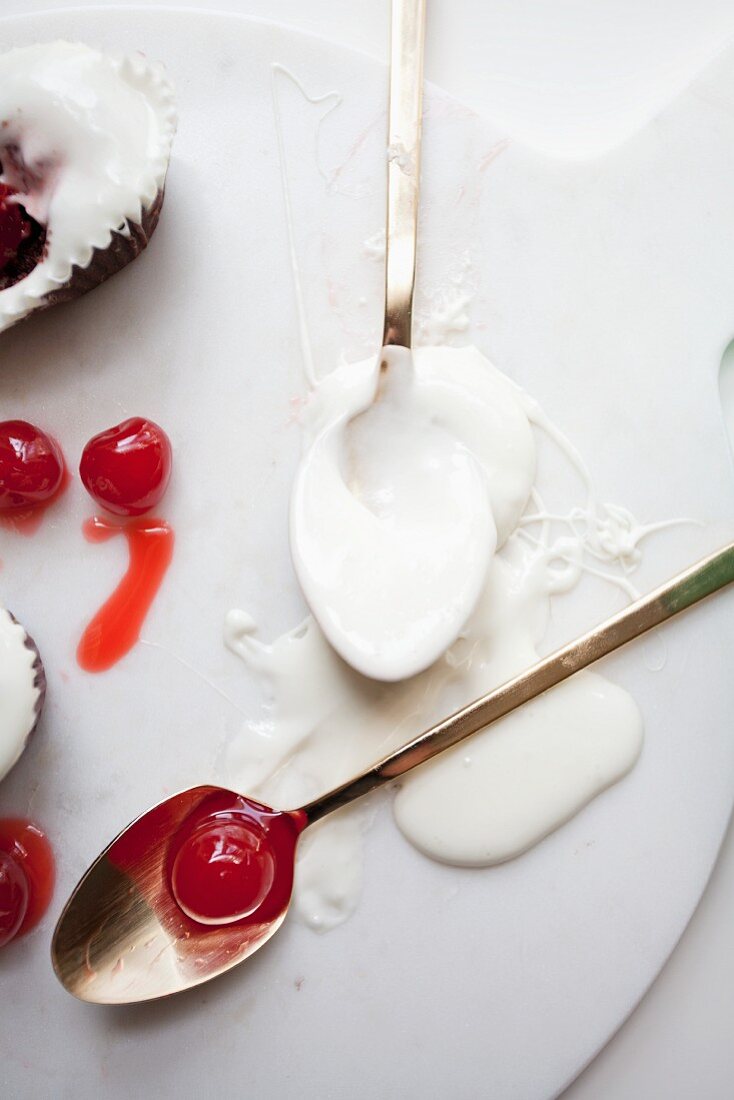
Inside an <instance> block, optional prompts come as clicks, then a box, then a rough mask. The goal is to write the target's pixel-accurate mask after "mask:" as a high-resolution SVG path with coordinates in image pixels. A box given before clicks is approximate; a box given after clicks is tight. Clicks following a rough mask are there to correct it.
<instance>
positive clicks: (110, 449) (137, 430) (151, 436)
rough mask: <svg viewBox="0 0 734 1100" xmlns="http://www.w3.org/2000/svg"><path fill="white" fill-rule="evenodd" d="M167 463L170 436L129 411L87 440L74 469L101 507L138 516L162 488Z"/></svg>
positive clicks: (165, 483) (156, 499) (154, 502)
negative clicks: (79, 460)
mask: <svg viewBox="0 0 734 1100" xmlns="http://www.w3.org/2000/svg"><path fill="white" fill-rule="evenodd" d="M171 465H172V454H171V441H170V440H169V438H168V436H167V435H166V433H165V432H164V431H163V428H160V427H159V426H158V425H157V424H154V423H153V421H152V420H145V419H143V418H142V417H139V416H134V417H131V418H130V419H129V420H123V422H122V423H121V424H118V425H117V426H116V427H114V428H109V429H108V430H107V431H105V432H100V433H99V435H95V436H94V438H93V439H90V441H89V443H87V445H86V447H85V448H84V452H83V454H82V460H81V463H80V465H79V473H80V475H81V479H82V481H83V483H84V485H85V486H86V489H87V492H88V493H89V494H90V496H92V498H93V499H94V500H95V501H96V502H97V504H99V505H100V506H101V507H102V508H106V509H107V511H108V512H113V513H114V514H115V515H118V516H142V515H144V513H145V512H148V511H150V509H151V508H154V507H155V506H156V505H157V504H158V502H159V501H160V499H161V497H162V496H163V494H164V493H165V491H166V488H167V487H168V482H169V479H170V477H171Z"/></svg>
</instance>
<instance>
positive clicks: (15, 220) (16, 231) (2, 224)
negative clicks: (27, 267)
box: [0, 183, 33, 272]
mask: <svg viewBox="0 0 734 1100" xmlns="http://www.w3.org/2000/svg"><path fill="white" fill-rule="evenodd" d="M16 194H17V192H16V191H14V190H13V188H12V187H8V186H7V184H4V183H0V272H1V271H4V270H5V268H6V267H7V266H8V264H9V263H12V261H13V260H15V259H16V258H17V256H18V249H19V248H20V245H21V244H22V242H23V241H24V240H26V238H28V237H30V235H31V232H32V230H33V223H32V222H31V220H30V218H29V217H28V215H27V214H26V212H25V210H24V209H23V207H22V206H21V205H20V204H19V203H17V202H14V201H13V196H14V195H16Z"/></svg>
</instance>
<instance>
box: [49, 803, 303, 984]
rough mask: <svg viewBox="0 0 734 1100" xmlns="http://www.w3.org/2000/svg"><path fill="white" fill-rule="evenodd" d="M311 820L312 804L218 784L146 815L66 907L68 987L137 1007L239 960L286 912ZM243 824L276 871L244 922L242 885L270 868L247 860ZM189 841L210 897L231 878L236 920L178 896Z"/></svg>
mask: <svg viewBox="0 0 734 1100" xmlns="http://www.w3.org/2000/svg"><path fill="white" fill-rule="evenodd" d="M306 821H307V819H306V816H305V814H303V813H300V812H295V813H293V814H291V813H288V812H287V811H278V810H271V809H269V807H266V806H263V805H261V804H260V803H258V802H254V801H252V800H251V799H246V798H243V797H242V796H241V795H238V794H236V793H235V792H234V791H229V790H226V789H224V788H222V787H215V786H201V787H192V788H190V789H189V790H186V791H182V792H181V793H179V794H175V795H173V796H172V797H171V798H167V799H166V800H165V801H164V802H160V803H159V804H158V805H157V806H154V807H153V808H152V809H150V810H148V811H147V813H144V814H142V816H141V817H139V818H137V819H136V820H135V821H133V822H132V823H131V824H130V825H128V827H127V828H126V829H125V830H123V832H121V833H120V834H119V836H117V837H116V838H115V840H113V841H112V843H111V844H110V845H109V846H108V847H107V848H106V849H105V850H104V852H102V854H101V855H100V856H99V857H98V858H97V859H96V860H95V862H94V863H93V864H92V866H91V867H90V868H89V870H88V871H87V873H86V874H85V875H84V878H83V879H82V880H81V882H80V883H79V885H78V886H77V888H76V890H75V891H74V894H73V895H72V897H71V898H70V900H69V902H68V904H67V905H66V907H65V909H64V911H63V913H62V914H61V917H60V919H59V923H58V925H57V928H56V932H55V934H54V940H53V946H52V960H53V965H54V969H55V971H56V974H57V976H58V978H59V980H60V981H61V983H62V985H63V986H64V987H65V988H66V989H67V990H68V991H69V992H70V993H72V994H73V995H74V996H75V997H78V998H79V999H80V1000H83V1001H91V1002H93V1003H95V1004H129V1003H132V1002H139V1001H148V1000H153V999H156V998H159V997H166V996H169V995H170V994H172V993H178V992H180V991H181V990H183V989H190V988H191V987H193V986H196V985H200V984H201V983H202V982H206V981H209V979H210V978H214V977H216V976H217V975H218V974H221V973H223V972H224V971H225V970H229V969H231V967H233V966H236V965H237V964H238V963H240V962H242V961H243V959H246V958H247V957H248V955H251V954H253V952H254V951H257V950H258V948H260V947H262V945H263V944H264V943H266V942H267V940H269V939H270V937H271V936H273V935H274V933H275V932H277V930H278V928H280V926H281V924H282V923H283V920H284V919H285V915H286V913H287V911H288V905H289V903H290V897H291V890H292V885H293V867H294V862H295V852H296V845H297V843H298V837H299V835H300V832H301V830H302V829H303V827H304V825H305V824H306ZM243 822H244V823H245V825H246V827H247V828H248V830H249V831H248V836H249V837H250V840H249V841H248V848H247V850H248V852H249V853H252V852H253V851H259V852H260V853H262V852H263V851H264V852H265V853H266V855H267V859H266V861H265V866H266V867H267V868H268V871H269V873H268V875H267V879H266V880H265V882H264V886H265V890H264V896H263V897H260V898H259V899H258V900H257V904H256V906H255V907H254V910H253V911H252V912H249V913H247V914H246V915H245V916H241V917H239V919H238V915H237V914H238V906H237V904H236V900H237V899H236V888H237V885H238V884H241V883H242V881H243V879H245V881H246V880H247V876H248V874H249V877H250V880H251V879H252V875H253V873H255V874H259V873H261V872H262V867H263V862H262V860H261V861H260V862H259V863H258V864H257V865H256V866H255V867H254V869H253V867H252V866H248V864H247V860H246V858H245V860H244V861H243V859H242V858H241V856H242V849H241V848H239V847H238V845H237V843H236V841H237V836H238V831H241V827H242V823H243ZM207 830H208V832H207ZM202 835H203V836H204V838H205V841H204V847H203V851H202V840H201V838H202ZM207 836H208V837H209V838H210V842H209V843H208V844H207V843H206V838H207ZM233 837H234V843H233ZM228 840H229V842H228ZM192 844H193V847H192ZM189 850H190V852H191V854H192V855H193V857H195V858H196V857H198V866H197V869H196V875H197V878H196V884H197V887H198V888H199V889H200V890H202V891H203V892H204V897H205V898H211V897H212V896H214V895H216V894H217V888H218V887H219V888H220V889H219V894H220V895H221V887H222V884H223V886H224V892H225V893H224V900H225V901H226V900H227V891H229V897H230V898H231V900H232V902H233V904H232V912H231V914H230V915H229V917H227V915H226V914H223V913H220V914H219V917H218V919H217V920H216V922H212V919H211V915H208V914H201V916H200V918H199V919H194V918H193V916H192V915H191V907H190V906H189V905H187V906H186V908H185V909H184V908H183V907H182V904H181V902H180V901H179V900H178V899H177V897H176V876H175V868H176V866H177V858H179V864H180V863H181V860H180V855H181V854H182V853H183V854H184V855H188V854H189ZM245 856H247V853H245ZM188 862H189V861H188V860H185V861H183V865H184V866H186V865H187V864H188ZM202 870H203V872H204V874H203V875H202ZM233 888H234V891H235V892H234V893H233ZM179 889H181V888H180V887H179ZM182 900H183V899H182ZM199 907H200V908H201V906H199ZM240 911H241V910H240Z"/></svg>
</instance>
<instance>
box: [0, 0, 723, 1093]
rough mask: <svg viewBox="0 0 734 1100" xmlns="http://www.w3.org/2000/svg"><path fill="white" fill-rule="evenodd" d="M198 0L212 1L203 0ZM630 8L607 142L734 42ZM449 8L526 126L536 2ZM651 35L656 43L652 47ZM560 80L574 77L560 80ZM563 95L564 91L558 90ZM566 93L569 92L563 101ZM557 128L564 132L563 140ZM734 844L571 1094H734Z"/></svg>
mask: <svg viewBox="0 0 734 1100" xmlns="http://www.w3.org/2000/svg"><path fill="white" fill-rule="evenodd" d="M51 6H55V7H63V6H65V5H63V4H57V5H51V4H49V3H46V4H43V3H35V0H19V2H18V3H15V0H3V3H2V6H0V13H2V14H10V13H11V12H12V11H13V10H22V11H26V12H27V11H29V10H34V9H35V10H42V9H43V8H47V7H51ZM192 6H193V5H192ZM196 6H199V7H200V6H202V5H201V3H199V4H197V5H196ZM217 6H218V7H220V8H224V7H229V8H230V9H232V10H238V11H242V12H243V13H247V14H259V15H263V16H264V15H268V16H269V17H272V18H280V19H282V20H283V21H287V22H292V23H294V25H300V26H302V27H305V28H308V29H313V30H317V31H319V32H320V33H323V34H325V35H326V36H328V37H330V38H333V39H335V40H339V41H344V42H346V43H348V44H356V45H359V46H361V47H362V48H365V49H370V50H372V51H374V52H377V53H379V52H381V50H382V47H383V43H384V34H383V27H384V23H383V19H384V5H383V4H372V3H369V2H368V0H354V2H353V3H351V4H350V5H341V6H339V8H338V11H337V13H334V12H333V11H331V12H330V11H329V8H331V7H332V5H330V4H329V3H328V2H326V0H324V2H323V3H318V2H316V0H314V3H312V4H311V5H310V6H309V12H308V17H307V18H304V13H303V11H302V8H303V5H302V4H296V3H293V2H291V0H277V2H271V3H268V4H265V3H263V2H261V0H241V2H239V3H238V2H236V0H230V2H229V3H225V2H224V0H220V3H219V4H218V5H217ZM624 7H625V5H622V4H619V3H617V4H614V5H613V4H611V3H608V4H604V3H599V4H597V5H594V6H593V8H592V7H590V6H589V5H585V7H584V11H585V15H584V16H583V17H581V16H579V19H580V27H579V35H581V36H583V34H586V35H587V38H588V42H589V43H593V41H594V39H595V38H596V39H598V38H599V37H600V36H603V37H604V39H605V41H606V42H607V43H609V42H611V43H612V46H613V48H612V49H611V50H607V51H606V53H605V54H604V56H607V57H608V56H609V55H610V53H611V55H612V57H613V59H614V64H613V65H612V68H613V70H614V72H616V74H617V76H619V77H620V80H621V85H622V86H626V87H628V88H629V87H633V88H634V79H632V78H637V77H638V76H639V73H640V71H641V70H643V69H644V72H645V74H646V75H647V76H648V77H649V70H650V69H654V68H655V65H653V64H652V61H653V60H654V61H655V63H656V64H657V67H658V70H661V69H664V70H665V72H664V76H661V75H660V72H658V75H657V76H655V78H654V79H653V78H649V79H647V81H646V83H645V86H644V87H638V88H637V89H635V94H634V95H631V96H630V97H629V104H628V107H627V108H625V110H624V111H622V112H620V113H619V115H618V116H617V117H616V118H615V119H614V120H612V122H610V124H609V126H608V127H606V128H602V129H604V135H606V136H604V135H602V136H600V138H599V140H600V142H603V141H606V142H608V143H610V144H611V143H613V142H615V141H617V140H619V138H620V136H622V135H623V134H624V132H625V130H626V131H629V129H630V128H634V126H635V125H637V124H639V122H640V121H641V116H639V115H636V114H635V112H636V111H637V110H638V109H642V110H644V111H647V112H648V113H650V111H654V109H655V104H656V103H658V102H659V101H660V95H661V94H665V89H664V88H663V85H666V87H667V92H668V93H669V92H670V89H671V87H674V86H675V85H676V82H677V83H678V85H679V84H680V83H682V82H685V80H686V78H687V74H688V75H690V73H691V72H692V71H693V69H695V68H696V67H697V66H699V65H700V64H701V63H702V61H703V60H705V58H706V57H708V56H710V55H711V54H712V53H713V52H715V51H716V49H717V48H718V47H720V46H722V45H724V44H725V41H726V40H727V38H728V37H729V36H730V35H731V32H732V27H733V26H734V13H733V12H732V10H731V7H730V5H729V4H715V3H708V4H704V5H701V4H697V5H693V4H692V3H682V2H678V3H675V4H670V5H668V6H667V7H666V18H665V21H664V25H662V26H659V27H657V26H656V23H655V20H656V19H658V18H659V14H660V13H659V11H658V8H659V6H658V5H655V4H653V3H651V2H650V3H640V4H637V5H635V6H634V8H633V7H632V6H631V5H630V7H629V10H628V11H626V12H624V11H623V10H622V9H623V8H624ZM447 8H448V5H446V4H441V3H438V2H437V3H436V4H435V6H434V12H433V19H434V26H435V25H436V24H439V25H440V26H441V28H442V31H443V32H444V33H441V34H440V35H437V36H436V37H437V38H438V40H439V41H440V42H441V43H442V47H445V46H446V44H447V43H453V48H452V49H445V50H444V49H442V53H441V55H440V56H437V47H436V46H435V45H434V47H433V49H432V52H431V57H430V59H429V76H432V77H433V78H434V79H437V80H438V81H439V82H440V83H441V84H442V85H443V86H445V87H446V88H447V89H448V90H449V91H451V92H453V93H454V94H457V95H459V96H461V97H462V98H464V99H465V100H467V101H469V102H471V103H472V104H473V105H474V106H476V107H478V108H484V111H483V113H487V108H486V103H487V98H488V97H489V98H491V99H492V109H494V110H495V112H496V117H498V118H501V117H505V118H507V117H508V116H511V115H512V112H513V111H514V112H515V115H514V116H513V117H514V118H515V121H516V122H517V124H518V125H520V124H521V123H522V121H523V118H525V119H531V118H532V117H533V111H532V109H531V108H532V104H529V103H528V102H527V101H523V102H518V101H517V99H516V98H514V99H513V96H512V94H510V93H508V92H507V89H506V88H505V89H503V88H502V87H501V86H499V85H494V86H493V85H492V83H491V82H488V80H487V73H488V72H493V71H496V68H497V66H499V64H500V60H499V59H498V57H497V56H496V55H495V56H494V57H493V55H492V43H493V42H496V38H494V39H493V34H494V32H495V31H496V29H497V27H498V26H504V27H508V26H516V28H517V33H518V34H520V33H521V32H522V33H527V34H530V33H532V28H533V27H534V25H535V21H534V20H533V19H532V18H531V14H530V9H531V5H529V4H527V5H524V4H516V5H514V11H515V19H514V22H513V19H512V18H510V17H509V16H508V13H507V11H506V10H504V11H503V10H502V7H501V6H500V5H497V4H489V5H483V4H479V3H477V2H476V0H461V2H460V3H455V4H454V5H452V11H453V13H454V15H455V17H456V16H457V15H458V16H461V18H455V21H454V23H453V24H452V25H451V26H449V23H450V20H449V17H448V13H447V10H446V9H447ZM574 8H577V9H578V12H580V10H581V5H580V4H579V5H574V4H566V5H564V9H565V10H564V15H565V17H569V16H571V17H572V16H573V15H574V14H578V12H577V13H574V10H573V9H574ZM624 18H627V19H630V18H634V19H636V20H638V21H639V23H638V33H637V34H636V35H632V36H631V35H629V33H624V26H623V22H624ZM523 20H524V23H525V25H524V27H523ZM653 27H656V35H655V48H654V49H653V47H652V45H651V40H650V35H649V34H648V33H646V31H645V28H648V29H650V28H653ZM467 28H471V33H470V35H469V36H468V37H463V38H462V37H461V36H462V35H463V36H466V34H467ZM453 36H456V37H453ZM512 41H513V36H512V34H510V33H509V32H508V34H507V39H506V40H505V41H504V43H500V45H503V46H504V48H505V50H508V51H510V52H511V47H512ZM457 42H458V43H459V45H458V47H457V45H456V43H457ZM640 42H642V43H643V45H644V47H645V48H644V49H642V51H641V52H640ZM462 43H467V44H468V45H467V48H466V49H464V50H462V49H461V44H462ZM632 43H634V46H633V45H632ZM546 47H547V48H551V49H552V50H553V51H554V52H556V53H557V55H558V57H559V63H562V65H561V68H562V67H563V65H566V66H567V67H573V64H574V60H575V58H576V57H577V54H578V51H579V50H580V45H579V40H578V39H576V40H575V41H574V40H573V39H572V38H570V37H569V38H566V39H563V40H558V41H555V40H554V41H548V40H547V39H546V40H545V41H540V42H539V43H538V48H539V49H545V48H546ZM645 50H647V53H646V52H645ZM615 51H616V52H615ZM666 51H667V52H666ZM653 54H654V57H653ZM505 56H507V54H505ZM666 59H667V64H665V62H666ZM587 64H588V63H587ZM610 64H612V63H611V62H610ZM560 71H561V70H559V72H560ZM610 71H611V70H610ZM587 76H589V77H590V78H591V77H593V80H592V83H594V82H595V83H596V85H598V87H596V89H595V92H594V94H595V95H598V99H597V103H596V108H595V109H596V110H597V111H600V112H602V113H603V111H604V101H603V96H604V94H605V91H604V89H605V88H608V86H609V80H608V76H609V73H606V77H607V79H606V80H605V72H604V68H603V65H600V64H599V63H598V61H595V63H594V65H593V66H591V67H588V68H587ZM666 82H667V83H666ZM671 82H672V83H671ZM559 83H560V84H562V83H563V82H562V81H560V80H559ZM546 91H547V89H546ZM557 95H558V96H559V97H560V96H561V92H560V91H558V90H557ZM546 98H547V97H546ZM592 98H593V95H592ZM498 100H502V103H501V109H500V108H498V107H497V103H498ZM556 102H557V103H558V102H561V101H560V100H559V99H557V100H556ZM566 106H567V105H566ZM562 108H563V104H562V103H561V107H559V109H558V114H559V116H560V115H563V116H564V118H563V121H562V123H561V122H559V124H558V125H557V126H556V128H555V129H554V128H553V127H552V126H551V125H550V124H549V125H547V126H545V127H544V129H543V134H542V135H541V136H540V138H539V140H541V143H542V142H546V143H547V142H548V141H551V144H552V146H553V147H554V148H556V149H557V150H558V151H561V150H562V151H564V152H569V151H573V150H574V148H575V149H578V148H580V147H582V146H583V147H585V148H586V147H588V141H587V142H586V145H584V142H585V141H586V139H587V138H588V126H589V120H590V118H591V114H589V115H587V117H583V116H580V117H577V118H576V119H575V120H572V123H573V124H572V125H570V124H569V123H568V118H567V117H566V112H564V110H563V109H562ZM492 109H490V110H489V113H490V114H492ZM589 111H591V108H589ZM523 112H525V114H524V115H523ZM607 121H609V120H607ZM528 126H529V128H528V132H527V136H528V137H529V138H531V139H532V138H533V136H535V137H536V138H538V135H533V134H532V132H531V128H530V124H528ZM549 133H552V136H551V138H549V137H548V135H549ZM732 849H733V846H732V844H731V843H730V844H729V845H728V847H727V849H726V851H725V855H724V857H723V859H722V862H721V865H720V867H719V868H718V870H717V872H716V874H715V876H714V880H713V882H712V885H711V888H710V890H709V892H708V894H707V896H706V898H705V899H704V903H703V904H702V906H701V908H700V910H699V913H698V914H697V916H696V918H695V920H694V922H693V924H692V925H691V927H690V928H689V930H688V931H687V933H686V934H685V936H684V939H683V941H682V943H681V945H680V947H679V949H678V951H677V952H676V954H675V955H674V957H673V959H672V960H671V962H670V963H669V964H668V966H667V967H666V969H665V971H664V973H663V974H662V976H661V978H660V979H659V980H658V982H657V983H656V985H655V987H654V988H653V990H652V991H651V993H650V994H649V995H648V997H647V998H646V999H645V1001H644V1002H643V1004H642V1006H641V1007H640V1009H639V1010H638V1011H637V1012H636V1013H635V1015H634V1016H633V1017H632V1019H631V1020H630V1021H629V1022H628V1024H627V1025H626V1026H625V1027H624V1028H623V1029H622V1031H621V1032H620V1034H619V1035H618V1036H617V1037H616V1038H615V1040H614V1041H613V1042H612V1043H611V1044H610V1045H609V1047H608V1048H607V1049H606V1050H605V1052H604V1053H603V1055H602V1056H601V1057H600V1058H598V1059H597V1060H596V1062H595V1063H594V1064H593V1065H592V1066H591V1067H590V1068H589V1070H587V1072H586V1073H585V1074H584V1075H583V1076H582V1077H581V1078H580V1080H579V1081H578V1082H577V1083H576V1084H575V1085H574V1086H573V1087H572V1089H571V1091H570V1094H569V1095H571V1096H573V1097H574V1098H575V1100H578V1098H580V1097H586V1096H588V1097H592V1096H593V1097H596V1098H603V1100H615V1098H617V1097H622V1096H625V1097H627V1096H640V1097H642V1096H644V1097H653V1098H654V1097H657V1096H661V1097H662V1096H666V1097H669V1098H672V1100H677V1098H678V1097H680V1098H681V1100H683V1098H684V1097H688V1096H691V1095H694V1094H695V1095H700V1096H706V1097H707V1098H709V1097H710V1098H712V1100H718V1097H722V1098H723V1097H725V1096H726V1097H728V1096H729V1095H730V1094H731V1090H732V1081H733V1080H734V1065H733V1062H732V1056H731V1053H730V1049H729V1048H730V1042H729V1035H728V1029H727V1027H726V1021H727V1020H730V1019H731V1016H732V1012H733V1011H734V998H732V993H731V990H732V989H733V988H734V983H733V982H732V981H731V977H732V966H731V963H730V961H729V955H730V947H731V934H730V925H731V915H732V910H733V909H734V889H733V888H732V880H733V879H734V854H733V851H732Z"/></svg>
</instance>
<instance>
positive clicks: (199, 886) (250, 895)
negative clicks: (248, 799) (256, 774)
mask: <svg viewBox="0 0 734 1100" xmlns="http://www.w3.org/2000/svg"><path fill="white" fill-rule="evenodd" d="M275 869H276V860H275V854H274V852H273V849H272V846H271V844H270V841H269V839H268V837H267V834H266V833H265V831H264V829H263V828H262V826H261V825H259V823H258V822H257V821H254V820H252V819H251V818H249V817H247V816H246V815H243V814H237V813H227V812H225V813H219V814H212V815H210V816H209V817H206V818H204V819H203V820H202V821H200V822H199V823H198V824H197V825H196V827H195V828H194V829H193V830H192V832H191V833H190V835H189V836H188V837H187V838H185V839H184V840H183V842H182V844H181V846H180V848H179V850H178V852H177V854H176V857H175V859H174V861H173V867H172V870H171V889H172V891H173V896H174V897H175V899H176V901H177V902H178V904H179V906H180V907H181V909H183V911H184V913H186V915H187V916H189V917H191V919H192V920H195V921H198V922H199V923H201V924H227V923H231V922H233V921H236V920H242V919H243V917H248V916H250V914H251V913H254V912H255V910H256V909H258V908H259V907H260V905H261V904H262V902H263V901H264V900H265V898H266V897H267V895H268V893H269V892H270V888H271V887H272V885H273V880H274V878H275Z"/></svg>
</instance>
